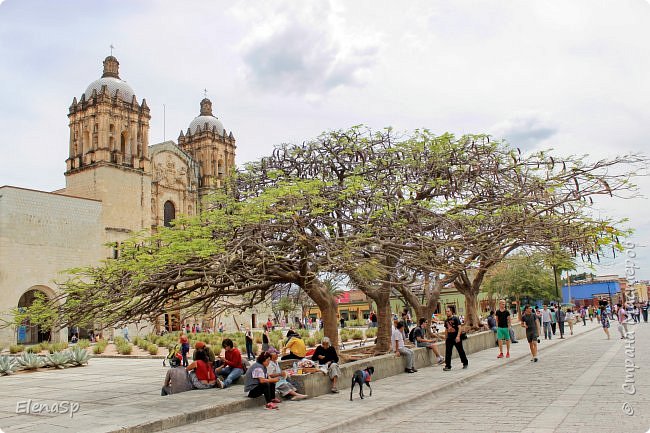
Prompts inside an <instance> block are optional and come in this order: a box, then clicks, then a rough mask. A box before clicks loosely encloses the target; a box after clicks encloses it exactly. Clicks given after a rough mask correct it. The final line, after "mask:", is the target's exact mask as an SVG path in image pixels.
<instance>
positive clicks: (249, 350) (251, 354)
mask: <svg viewBox="0 0 650 433" xmlns="http://www.w3.org/2000/svg"><path fill="white" fill-rule="evenodd" d="M244 335H245V337H246V358H247V359H248V360H249V361H251V360H253V359H255V352H256V351H253V331H251V328H250V327H249V326H247V327H246V333H245V334H244Z"/></svg>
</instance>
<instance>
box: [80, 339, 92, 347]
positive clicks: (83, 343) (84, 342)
mask: <svg viewBox="0 0 650 433" xmlns="http://www.w3.org/2000/svg"><path fill="white" fill-rule="evenodd" d="M77 347H81V348H82V349H87V348H89V347H90V340H87V339H85V338H84V339H83V340H79V342H78V343H77Z"/></svg>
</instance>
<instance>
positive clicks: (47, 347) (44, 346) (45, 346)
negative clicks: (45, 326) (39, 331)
mask: <svg viewBox="0 0 650 433" xmlns="http://www.w3.org/2000/svg"><path fill="white" fill-rule="evenodd" d="M39 346H41V350H47V351H48V352H50V353H52V352H54V350H53V349H52V343H50V342H49V341H44V342H42V343H40V344H39ZM39 352H40V350H39Z"/></svg>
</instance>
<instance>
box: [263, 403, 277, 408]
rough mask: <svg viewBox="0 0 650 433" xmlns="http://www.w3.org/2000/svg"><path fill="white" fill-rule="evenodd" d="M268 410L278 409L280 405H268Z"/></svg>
mask: <svg viewBox="0 0 650 433" xmlns="http://www.w3.org/2000/svg"><path fill="white" fill-rule="evenodd" d="M265 407H266V408H267V409H278V405H277V404H275V403H266V406H265Z"/></svg>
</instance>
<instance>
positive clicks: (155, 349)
mask: <svg viewBox="0 0 650 433" xmlns="http://www.w3.org/2000/svg"><path fill="white" fill-rule="evenodd" d="M147 350H148V351H149V354H150V355H158V346H156V345H155V344H149V346H148V347H147Z"/></svg>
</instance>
